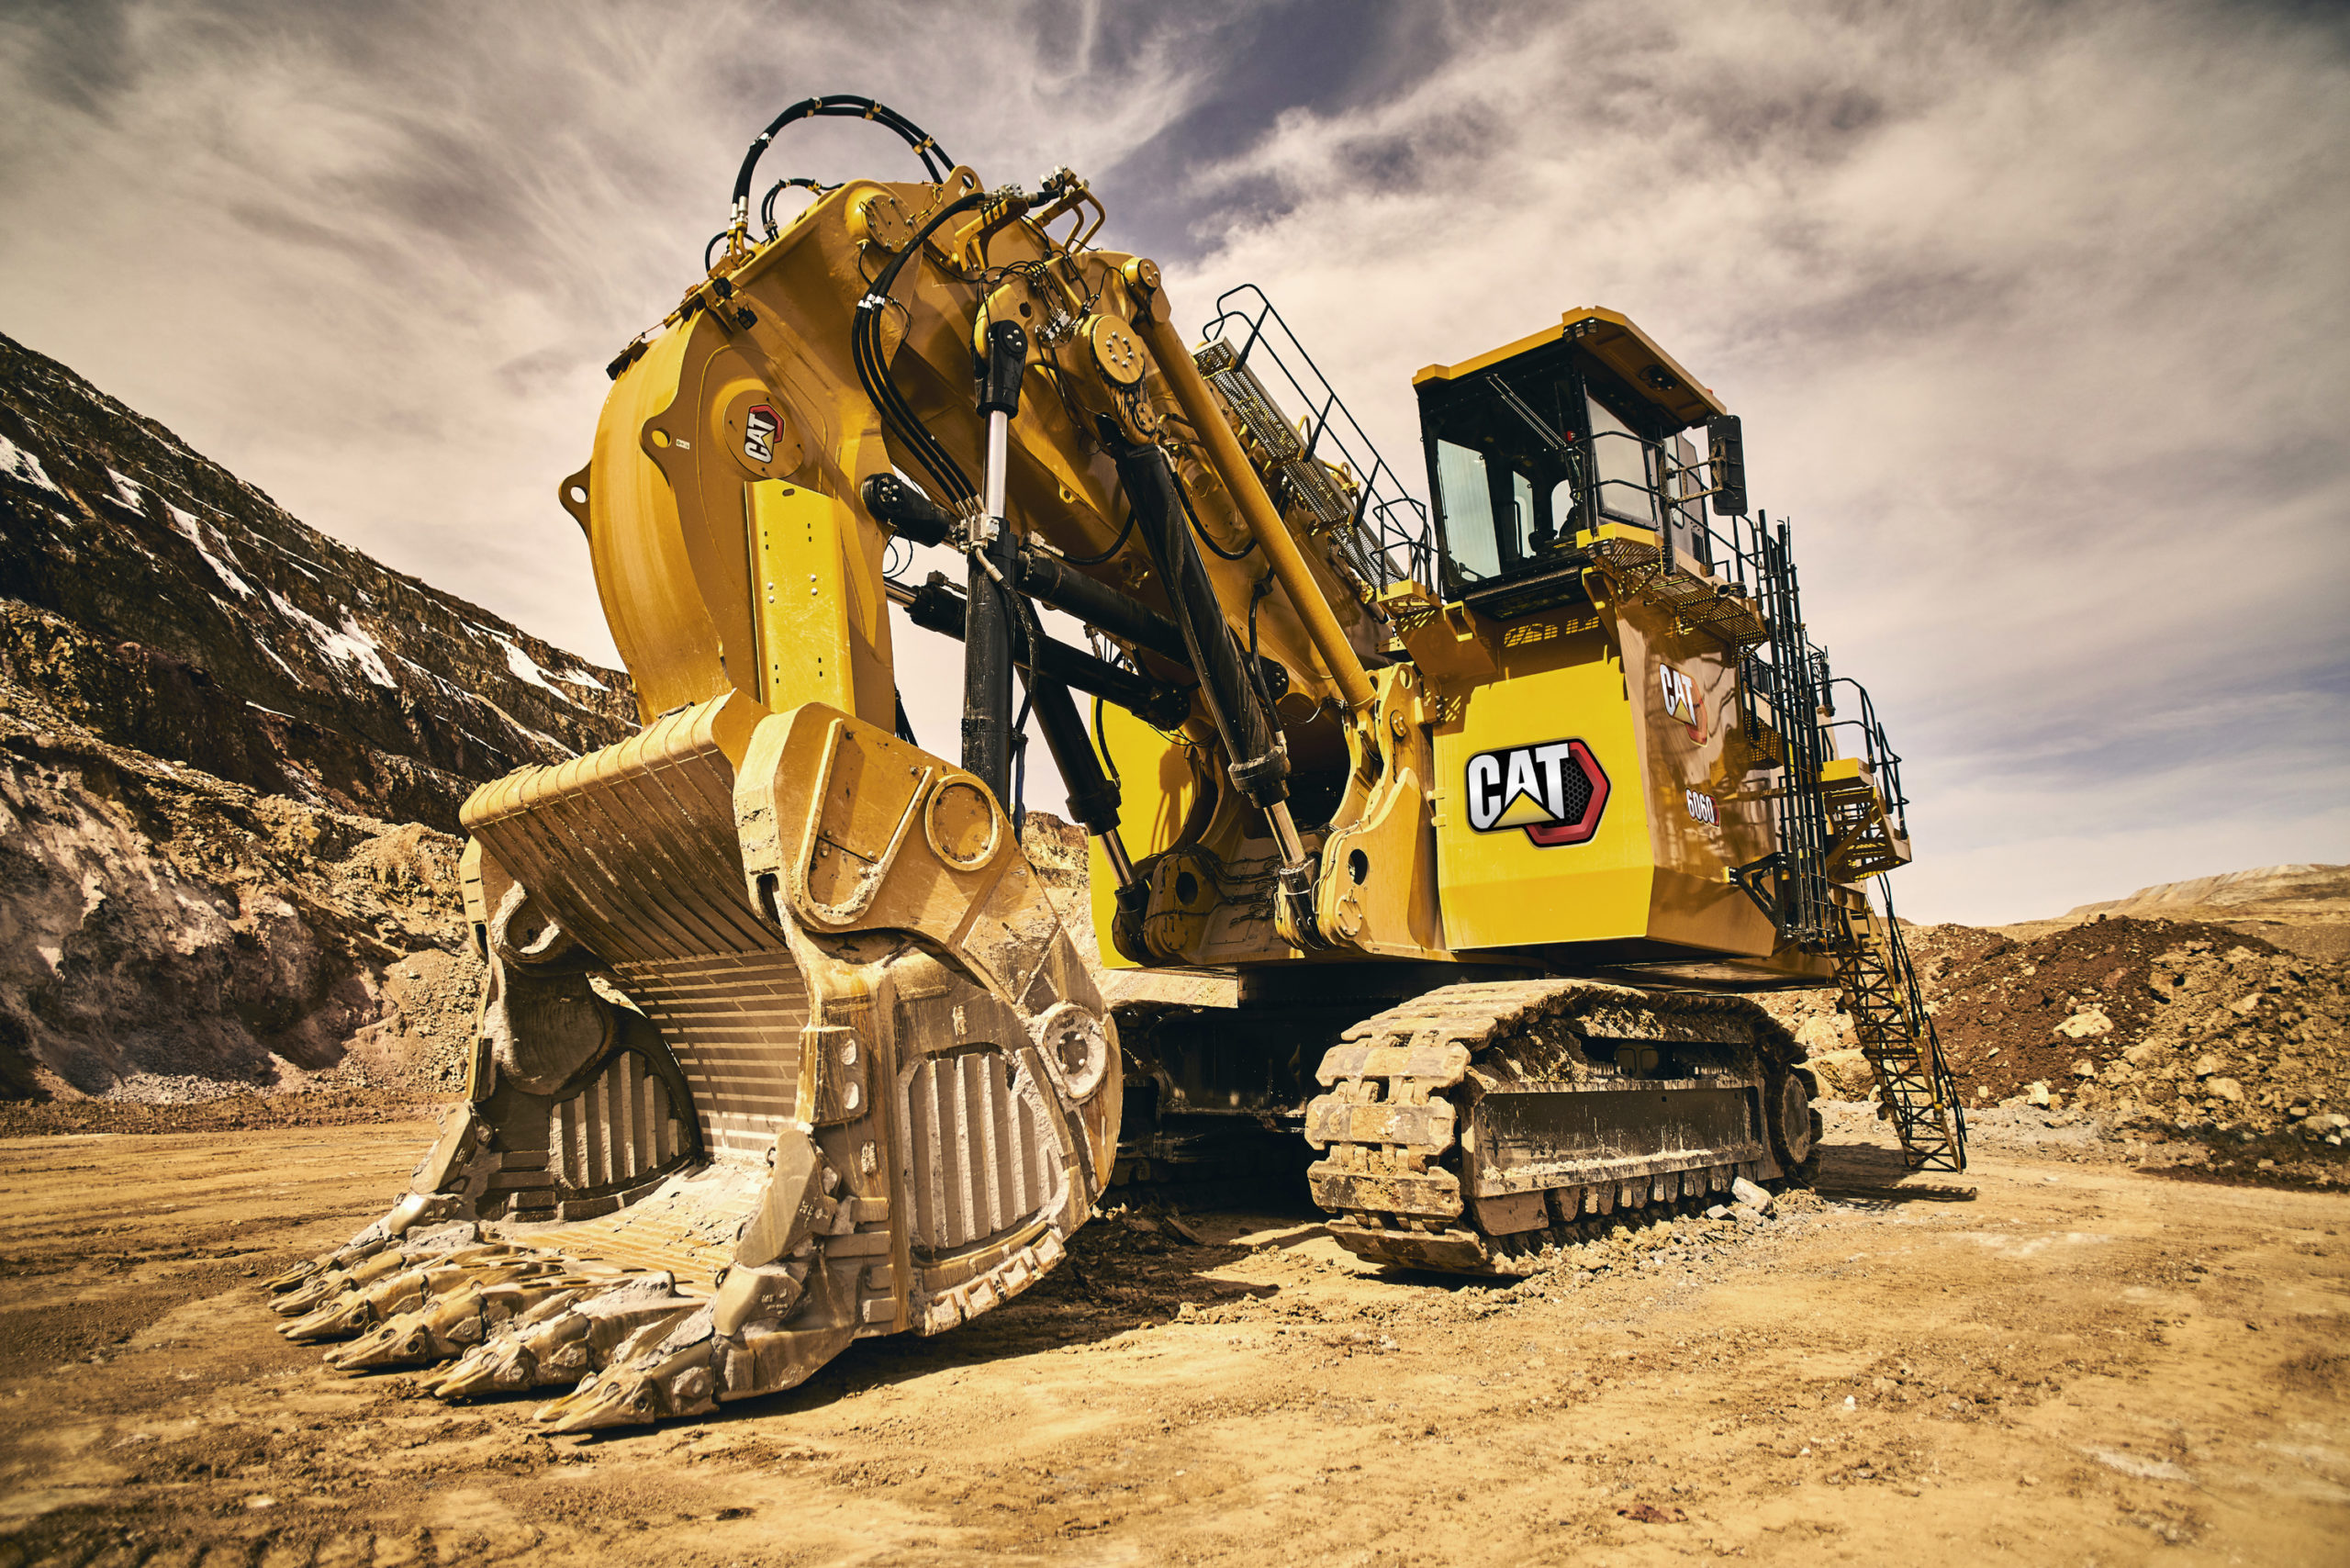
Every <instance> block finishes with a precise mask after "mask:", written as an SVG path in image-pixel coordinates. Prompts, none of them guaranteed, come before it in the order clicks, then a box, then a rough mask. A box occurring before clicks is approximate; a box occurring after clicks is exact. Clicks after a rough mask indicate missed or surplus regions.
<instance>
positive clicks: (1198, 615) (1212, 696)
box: [1100, 416, 1289, 810]
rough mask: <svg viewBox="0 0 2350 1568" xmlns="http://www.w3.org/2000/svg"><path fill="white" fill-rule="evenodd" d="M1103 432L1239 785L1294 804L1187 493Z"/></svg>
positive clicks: (1256, 799) (1162, 465)
mask: <svg viewBox="0 0 2350 1568" xmlns="http://www.w3.org/2000/svg"><path fill="white" fill-rule="evenodd" d="M1100 431H1101V435H1102V446H1103V447H1104V448H1105V449H1106V450H1107V451H1108V452H1109V454H1110V458H1111V461H1112V462H1113V463H1115V464H1116V465H1118V480H1119V483H1120V484H1121V485H1122V486H1124V487H1125V492H1126V504H1127V505H1128V506H1130V507H1132V508H1133V509H1134V513H1135V516H1136V519H1138V520H1139V521H1140V525H1141V530H1142V539H1143V544H1144V546H1145V548H1147V550H1148V551H1149V552H1150V558H1151V564H1152V565H1153V566H1156V567H1157V568H1158V577H1159V581H1160V582H1162V583H1163V584H1165V585H1166V589H1167V602H1168V608H1169V609H1170V610H1173V611H1174V613H1175V620H1176V623H1177V625H1179V626H1180V627H1181V629H1182V633H1183V641H1184V644H1185V645H1186V647H1187V648H1188V650H1189V651H1190V654H1191V659H1190V663H1191V666H1192V669H1194V670H1196V671H1197V672H1198V673H1199V677H1200V694H1201V696H1203V697H1204V698H1205V699H1206V700H1207V705H1208V714H1209V716H1210V717H1211V718H1212V719H1213V720H1214V722H1215V727H1216V731H1217V733H1218V734H1220V735H1221V736H1222V737H1223V740H1224V749H1225V757H1226V758H1227V759H1228V769H1229V771H1230V773H1231V775H1232V782H1233V783H1234V784H1235V785H1236V786H1237V787H1238V788H1239V790H1240V792H1241V793H1242V794H1243V795H1245V796H1247V797H1248V801H1249V802H1250V803H1251V804H1252V805H1255V806H1256V807H1258V808H1259V810H1270V808H1271V807H1273V806H1274V805H1276V804H1279V803H1280V802H1281V801H1285V800H1287V799H1288V798H1289V782H1288V780H1289V758H1288V756H1286V755H1285V754H1284V753H1283V752H1282V750H1281V746H1280V745H1279V744H1278V743H1277V741H1276V739H1275V734H1274V727H1273V722H1272V714H1271V711H1270V708H1269V707H1268V706H1267V704H1265V703H1264V702H1263V701H1262V700H1260V699H1259V696H1258V692H1257V689H1256V687H1255V686H1254V685H1253V684H1252V683H1251V682H1250V681H1249V679H1248V673H1247V671H1246V670H1245V668H1244V667H1243V666H1242V664H1241V660H1242V659H1243V657H1244V656H1245V655H1243V654H1242V652H1241V650H1240V646H1239V644H1238V643H1237V640H1236V639H1235V638H1234V637H1233V635H1232V628H1231V627H1229V626H1227V625H1225V621H1224V615H1223V611H1222V610H1221V608H1220V607H1219V605H1218V604H1217V601H1216V597H1215V588H1214V585H1212V584H1211V583H1210V582H1209V581H1208V573H1207V567H1206V566H1204V565H1203V563H1202V562H1201V560H1200V554H1199V551H1198V550H1197V549H1196V548H1195V547H1194V546H1193V544H1192V536H1191V534H1190V533H1188V532H1185V530H1184V527H1183V524H1182V522H1181V519H1180V518H1179V517H1178V515H1177V513H1178V511H1179V510H1181V509H1180V507H1179V505H1178V499H1179V498H1180V497H1181V493H1182V487H1181V485H1179V484H1178V483H1177V482H1176V479H1175V473H1174V470H1173V469H1172V468H1170V467H1169V465H1168V462H1167V454H1165V453H1164V452H1162V451H1160V450H1159V449H1158V447H1156V446H1137V445H1135V444H1132V443H1131V442H1128V441H1127V440H1126V439H1125V436H1124V435H1122V434H1121V433H1120V432H1119V431H1118V427H1117V425H1116V423H1115V422H1114V421H1113V420H1110V419H1108V418H1107V417H1106V416H1105V417H1104V418H1103V419H1102V421H1101V424H1100Z"/></svg>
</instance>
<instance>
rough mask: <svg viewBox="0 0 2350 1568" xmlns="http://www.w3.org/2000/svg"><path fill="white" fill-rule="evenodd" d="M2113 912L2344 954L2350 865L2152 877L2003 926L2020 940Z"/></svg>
mask: <svg viewBox="0 0 2350 1568" xmlns="http://www.w3.org/2000/svg"><path fill="white" fill-rule="evenodd" d="M2113 916H2126V917H2132V918H2135V919H2139V920H2198V921H2203V922H2205V923H2207V924H2221V925H2225V926H2226V927H2227V928H2228V929H2229V930H2231V931H2233V932H2235V933H2236V934H2237V935H2243V936H2257V937H2259V938H2261V939H2262V940H2263V941H2265V942H2268V943H2272V944H2274V945H2275V946H2279V947H2282V948H2284V949H2286V950H2287V951H2288V952H2293V953H2299V954H2301V955H2302V956H2304V957H2306V958H2330V959H2332V960H2333V961H2334V962H2337V963H2339V962H2341V961H2343V960H2344V959H2350V866H2316V865H2293V866H2255V867H2253V868H2251V869H2249V870H2244V871H2228V872H2224V873H2222V874H2221V875H2219V876H2216V877H2198V878H2195V879H2193V880H2191V881H2185V882H2159V883H2156V884H2155V885H2154V886H2153V887H2151V888H2140V889H2139V890H2137V891H2136V892H2134V893H2132V894H2131V895H2130V896H2129V897H2128V898H2122V899H2111V900H2109V901H2107V902H2103V903H2085V904H2083V905H2081V906H2080V907H2079V908H2077V909H2074V910H2068V911H2066V912H2065V913H2063V914H2060V915H2058V916H2057V917H2056V918H2055V919H2054V920H2047V921H2035V922H2028V923H2026V924H2022V925H2012V926H2006V927H2003V928H2002V929H2003V931H2004V932H2005V934H2006V935H2009V936H2013V937H2015V938H2017V939H2018V940H2024V941H2028V940H2030V939H2031V938H2033V937H2036V936H2042V935H2047V934H2048V933H2050V932H2052V931H2055V930H2058V929H2061V928H2062V927H2065V926H2067V925H2080V924H2087V923H2088V922H2090V921H2096V920H2103V919H2107V918H2109V917H2113Z"/></svg>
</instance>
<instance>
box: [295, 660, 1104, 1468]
mask: <svg viewBox="0 0 2350 1568" xmlns="http://www.w3.org/2000/svg"><path fill="white" fill-rule="evenodd" d="M464 814H465V822H466V825H467V826H468V828H470V829H471V830H472V832H473V834H474V841H473V843H472V845H471V846H469V847H468V850H467V853H466V857H465V862H464V868H465V882H466V902H467V906H468V912H469V913H470V914H471V915H472V917H473V919H474V921H475V923H476V929H477V931H478V933H479V935H480V937H481V940H482V943H483V946H484V947H485V949H486V951H487V954H488V957H489V969H490V973H489V979H488V981H487V992H486V996H485V1000H484V1005H483V1013H482V1028H481V1030H480V1036H479V1039H478V1040H477V1042H476V1056H475V1060H474V1062H473V1067H472V1073H471V1080H470V1092H469V1095H468V1099H467V1103H465V1104H464V1105H462V1106H460V1107H458V1108H457V1109H456V1110H454V1111H453V1112H452V1113H451V1114H450V1115H449V1116H448V1118H447V1119H446V1121H445V1122H444V1124H443V1126H442V1132H441V1136H440V1137H439V1138H438V1139H437V1140H436V1142H435V1143H434V1145H433V1147H432V1148H431V1151H430V1152H429V1153H428V1154H427V1155H426V1157H425V1159H423V1161H422V1162H421V1163H420V1165H419V1166H418V1167H417V1170H416V1172H415V1176H414V1179H413V1181H412V1182H411V1183H410V1190H409V1191H408V1193H405V1194H403V1195H402V1196H401V1197H400V1198H399V1200H398V1201H397V1203H395V1204H394V1205H393V1206H392V1208H391V1211H390V1212H389V1213H387V1214H386V1215H385V1216H384V1217H383V1218H382V1219H380V1220H378V1221H376V1222H375V1224H374V1225H372V1226H368V1227H367V1228H366V1229H365V1230H364V1231H362V1232H361V1233H360V1234H359V1235H358V1236H356V1237H354V1238H353V1239H352V1240H351V1242H350V1243H348V1244H347V1245H345V1246H344V1247H342V1248H340V1249H336V1250H335V1251H333V1252H331V1253H329V1254H326V1255H324V1256H322V1257H320V1258H319V1259H317V1260H313V1261H311V1262H310V1263H308V1264H305V1265H302V1266H301V1267H298V1268H297V1269H293V1270H290V1271H287V1272H285V1274H282V1275H280V1276H278V1277H277V1278H276V1279H274V1280H273V1281H271V1282H270V1288H271V1289H272V1290H273V1291H274V1293H276V1301H275V1304H274V1305H275V1306H276V1308H277V1310H278V1311H279V1312H280V1313H282V1314H284V1315H285V1316H287V1317H288V1318H289V1319H290V1320H291V1321H289V1322H288V1323H287V1324H286V1326H285V1328H284V1329H283V1330H282V1332H284V1333H285V1334H286V1336H287V1337H288V1338H296V1339H301V1340H338V1341H342V1343H341V1344H340V1345H339V1346H338V1347H337V1348H336V1349H335V1350H331V1351H330V1356H329V1359H330V1363H331V1364H333V1365H334V1366H336V1367H337V1368H339V1369H341V1370H343V1371H346V1372H367V1371H374V1370H378V1369H382V1368H387V1367H394V1366H424V1367H430V1368H432V1369H433V1370H432V1371H431V1372H430V1373H429V1374H428V1383H429V1385H430V1386H431V1388H432V1389H433V1391H434V1392H436V1393H438V1394H442V1396H444V1397H450V1398H458V1397H467V1396H474V1395H483V1394H509V1393H517V1392H522V1391H526V1390H530V1389H536V1388H546V1389H550V1390H554V1389H563V1390H567V1392H565V1393H564V1394H562V1396H561V1397H559V1398H557V1399H555V1400H554V1402H553V1403H552V1404H550V1405H548V1406H545V1407H544V1408H543V1409H542V1410H541V1411H540V1412H539V1417H540V1418H541V1419H542V1420H543V1421H544V1422H546V1423H547V1424H548V1425H549V1426H551V1427H552V1428H554V1429H556V1430H559V1431H579V1430H586V1429H590V1428H599V1427H606V1426H612V1425H618V1424H622V1423H630V1422H640V1421H647V1420H655V1419H659V1418H661V1417H667V1416H684V1415H693V1414H699V1413H702V1412H706V1411H708V1410H710V1409H711V1408H713V1407H714V1406H716V1405H718V1404H720V1403H722V1402H724V1401H727V1400H733V1399H742V1398H748V1397H753V1396H755V1395H758V1394H769V1393H774V1392H776V1391H778V1390H781V1389H787V1388H790V1387H792V1386H794V1385H796V1384H798V1383H800V1382H802V1381H804V1380H805V1379H806V1378H808V1377H809V1376H810V1375H811V1374H812V1373H813V1372H815V1371H816V1370H817V1369H818V1368H820V1367H822V1365H823V1364H824V1363H825V1362H827V1361H830V1360H831V1359H832V1358H833V1357H834V1356H835V1355H837V1354H839V1353H840V1351H841V1350H843V1349H844V1348H845V1347H846V1346H847V1345H849V1344H850V1343H851V1342H853V1341H854V1340H856V1339H857V1338H862V1337H866V1336H870V1335H878V1334H889V1333H897V1332H903V1331H912V1332H915V1333H937V1332H940V1331H942V1330H945V1329H947V1328H951V1327H954V1326H956V1325H957V1324H958V1323H960V1322H962V1321H964V1320H965V1319H966V1318H968V1317H970V1316H976V1315H977V1314H979V1313H981V1312H984V1311H986V1310H987V1309H988V1308H990V1307H991V1306H993V1305H997V1304H999V1303H1001V1302H1002V1301H1005V1300H1008V1299H1009V1298H1011V1297H1012V1296H1014V1295H1016V1294H1019V1293H1020V1292H1021V1291H1023V1290H1024V1289H1026V1288H1027V1286H1028V1285H1029V1284H1031V1283H1032V1282H1035V1280H1036V1279H1037V1278H1038V1277H1040V1276H1041V1275H1042V1274H1043V1273H1044V1272H1045V1271H1046V1270H1048V1269H1050V1268H1051V1267H1052V1266H1053V1265H1054V1264H1055V1263H1056V1262H1057V1261H1058V1260H1059V1259H1060V1257H1061V1256H1062V1251H1063V1247H1064V1244H1065V1242H1066V1241H1067V1239H1068V1238H1069V1236H1070V1235H1071V1234H1073V1233H1074V1232H1075V1230H1076V1229H1077V1227H1078V1226H1080V1225H1081V1224H1083V1223H1084V1221H1085V1219H1086V1217H1087V1216H1088V1215H1090V1214H1091V1209H1092V1204H1093V1201H1094V1199H1095V1198H1096V1196H1098V1195H1099V1193H1100V1192H1101V1189H1102V1183H1103V1182H1104V1181H1105V1180H1106V1178H1107V1176H1108V1174H1109V1172H1110V1170H1111V1167H1112V1162H1113V1155H1114V1151H1115V1148H1116V1145H1117V1136H1118V1111H1119V1105H1120V1099H1121V1086H1120V1082H1119V1055H1118V1046H1117V1038H1116V1034H1115V1031H1114V1028H1113V1025H1112V1024H1111V1023H1110V1020H1109V1018H1108V1015H1107V1010H1106V1009H1105V1008H1104V1007H1103V1005H1102V1000H1101V997H1100V996H1099V994H1098V993H1097V992H1096V991H1095V990H1094V987H1093V984H1092V981H1091V979H1090V977H1089V976H1088V975H1087V973H1086V971H1085V969H1084V968H1083V966H1082V965H1081V963H1080V960H1079V959H1078V958H1077V954H1076V951H1075V949H1074V948H1073V947H1072V946H1070V944H1069V939H1068V937H1067V935H1065V934H1064V932H1063V931H1062V929H1061V926H1060V922H1059V918H1058V916H1057V913H1056V912H1055V911H1054V908H1053V906H1052V904H1051V902H1049V901H1048V899H1047V898H1046V894H1045V892H1044V890H1043V888H1042V886H1041V884H1040V883H1039V882H1038V879H1037V878H1036V876H1035V872H1034V871H1033V869H1032V868H1030V867H1029V865H1028V862H1027V858H1026V857H1025V856H1024V854H1023V853H1022V851H1021V848H1020V846H1019V845H1018V844H1017V842H1016V841H1015V840H1014V839H1013V833H1012V825H1011V823H1010V822H1009V820H1008V819H1007V818H1006V816H1005V813H1004V812H1003V811H1002V807H1001V806H1000V805H999V804H998V803H997V801H996V800H995V798H994V796H993V795H992V794H991V793H990V791H988V790H986V789H985V788H984V787H983V786H982V785H981V784H980V783H979V780H978V779H977V778H973V777H972V776H971V775H969V774H968V773H965V772H964V771H963V770H961V769H959V768H957V767H953V766H952V765H950V764H947V763H945V762H942V761H941V760H939V759H938V758H936V757H934V756H930V755H929V754H927V753H925V752H923V751H921V750H920V749H919V748H917V747H915V746H913V745H911V744H909V743H907V742H905V741H902V740H900V739H898V738H897V737H896V736H894V735H891V734H888V733H886V732H883V731H881V730H878V729H877V728H875V727H873V726H871V725H867V724H865V723H862V722H859V721H858V720H856V718H854V717H852V716H850V715H848V714H845V713H843V712H840V711H835V710H833V709H830V708H825V707H822V706H820V705H810V706H807V707H803V708H800V709H796V710H794V711H790V712H788V713H782V714H770V713H767V712H766V711H764V710H761V709H759V708H757V707H756V706H755V704H752V703H749V702H748V701H746V700H744V699H743V698H742V697H740V696H739V695H737V696H729V697H725V698H721V699H718V700H713V701H711V702H707V703H704V704H702V705H701V706H699V707H697V708H691V709H688V710H684V711H680V712H677V713H675V714H672V715H669V716H667V717H666V718H664V719H662V720H660V721H658V722H655V724H654V725H652V726H651V727H650V728H648V729H647V730H645V731H644V732H643V733H642V734H639V735H637V736H635V737H633V738H632V739H631V740H629V741H627V742H624V743H622V744H621V745H617V746H613V747H610V748H608V749H606V750H605V751H602V752H598V753H594V754H591V755H590V756H585V757H582V758H580V759H579V760H578V761H576V762H574V763H571V764H567V765H565V766H564V767H556V768H533V769H530V770H526V771H525V772H523V773H520V774H516V775H514V776H512V777H510V778H506V779H504V780H501V781H499V782H498V783H497V784H493V785H490V786H487V787H486V788H484V789H483V790H480V791H478V792H476V795H475V796H474V798H473V800H472V801H469V802H468V803H467V805H466V808H465V813H464Z"/></svg>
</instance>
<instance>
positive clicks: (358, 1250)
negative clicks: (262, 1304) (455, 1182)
mask: <svg viewBox="0 0 2350 1568" xmlns="http://www.w3.org/2000/svg"><path fill="white" fill-rule="evenodd" d="M479 1245H481V1227H480V1226H476V1225H473V1224H470V1223H466V1224H458V1225H449V1226H441V1227H440V1228H438V1229H434V1230H424V1231H418V1232H415V1233H414V1234H412V1235H409V1236H408V1237H405V1238H396V1237H391V1236H378V1237H375V1238H372V1239H370V1240H369V1241H368V1242H367V1243H366V1245H365V1246H364V1247H361V1246H357V1245H356V1244H354V1245H353V1246H351V1247H346V1248H344V1249H342V1250H341V1251H340V1252H330V1253H328V1254H326V1255H324V1256H323V1257H320V1258H317V1259H313V1260H311V1261H310V1262H308V1263H305V1264H303V1265H301V1267H300V1268H298V1269H293V1270H288V1271H286V1272H285V1273H284V1274H280V1275H278V1276H277V1279H278V1280H287V1279H292V1280H293V1283H291V1284H288V1285H286V1286H285V1287H283V1288H282V1289H279V1287H278V1285H277V1281H276V1280H273V1281H271V1282H270V1288H272V1289H274V1290H278V1295H277V1299H276V1300H274V1301H273V1302H271V1303H270V1304H269V1305H270V1310H271V1311H273V1312H275V1313H277V1314H278V1315H279V1316H284V1317H298V1316H301V1315H302V1314H304V1313H306V1312H309V1311H312V1310H314V1309H315V1308H317V1307H319V1306H322V1305H325V1304H326V1303H328V1302H330V1301H331V1300H333V1299H334V1298H335V1297H336V1296H339V1295H342V1294H347V1293H351V1292H355V1291H362V1290H364V1289H366V1288H367V1287H368V1286H369V1285H372V1284H374V1283H375V1282H377V1281H378V1280H382V1279H386V1278H387V1277H389V1276H390V1275H393V1274H397V1273H398V1272H399V1271H402V1270H403V1269H412V1268H415V1267H416V1266H417V1265H419V1264H420V1263H423V1262H425V1261H426V1260H430V1259H434V1258H442V1257H447V1256H451V1255H453V1254H455V1253H457V1252H460V1251H463V1250H464V1249H467V1248H471V1247H476V1246H479ZM297 1276H298V1278H297Z"/></svg>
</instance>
